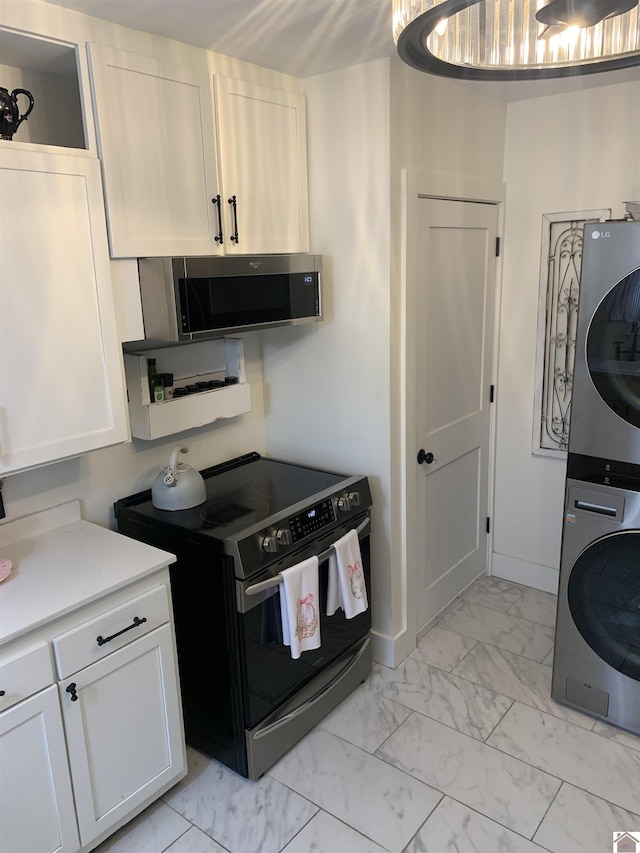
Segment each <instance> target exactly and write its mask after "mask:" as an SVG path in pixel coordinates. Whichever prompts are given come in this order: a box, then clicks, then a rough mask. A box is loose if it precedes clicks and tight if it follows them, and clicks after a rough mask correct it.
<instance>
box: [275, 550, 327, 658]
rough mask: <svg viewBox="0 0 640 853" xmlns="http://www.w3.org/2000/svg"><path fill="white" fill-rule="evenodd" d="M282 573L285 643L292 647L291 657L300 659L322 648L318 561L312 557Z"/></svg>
mask: <svg viewBox="0 0 640 853" xmlns="http://www.w3.org/2000/svg"><path fill="white" fill-rule="evenodd" d="M280 574H281V575H282V582H281V583H280V615H281V617H282V641H283V643H284V644H285V645H286V646H290V647H291V657H292V658H299V657H300V655H301V654H302V652H307V651H309V650H310V649H319V648H320V611H319V600H320V599H319V596H318V558H317V557H309V559H308V560H303V561H302V562H301V563H298V564H297V565H295V566H291V568H290V569H284V570H283V571H282V572H280Z"/></svg>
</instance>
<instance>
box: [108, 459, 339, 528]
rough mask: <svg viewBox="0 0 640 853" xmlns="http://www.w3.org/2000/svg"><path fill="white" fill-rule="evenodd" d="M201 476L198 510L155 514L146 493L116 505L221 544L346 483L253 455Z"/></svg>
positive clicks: (218, 467)
mask: <svg viewBox="0 0 640 853" xmlns="http://www.w3.org/2000/svg"><path fill="white" fill-rule="evenodd" d="M201 473H202V476H203V477H204V480H205V485H206V488H207V499H206V501H205V502H204V503H203V504H200V506H197V507H193V508H192V509H185V510H177V511H169V510H161V509H156V508H155V507H154V506H153V504H152V503H151V492H150V491H147V492H140V493H139V494H137V495H132V496H131V497H129V498H123V499H122V500H121V501H118V502H117V504H116V506H117V507H118V506H124V507H126V508H134V509H135V512H136V514H138V515H143V516H146V517H148V518H152V519H154V520H156V521H160V522H163V523H164V524H171V525H176V526H178V527H181V528H186V529H189V530H197V531H198V532H199V533H204V534H207V535H209V536H211V537H213V538H215V539H220V540H223V539H227V538H229V537H234V538H235V537H237V536H240V535H241V534H242V532H243V530H245V529H248V528H249V527H252V526H253V525H255V524H257V523H258V522H261V521H264V522H265V524H268V519H269V518H271V516H274V515H277V514H278V513H281V512H284V511H286V510H287V509H289V508H290V507H294V506H295V505H296V504H299V503H301V502H305V501H308V502H312V501H313V499H314V498H315V496H316V495H318V494H319V493H321V492H324V491H326V490H327V489H333V488H336V487H337V486H338V485H339V484H340V483H342V482H344V481H345V480H346V479H348V477H347V476H345V475H343V474H334V473H329V472H326V471H319V470H317V469H315V468H306V467H304V466H301V465H293V464H291V463H289V462H280V461H278V460H275V459H265V458H263V457H261V456H260V455H259V454H258V453H249V454H247V455H246V456H241V457H238V458H237V459H233V460H231V461H229V462H225V463H223V464H222V465H216V466H213V467H212V468H206V469H204V470H203V471H202V472H201Z"/></svg>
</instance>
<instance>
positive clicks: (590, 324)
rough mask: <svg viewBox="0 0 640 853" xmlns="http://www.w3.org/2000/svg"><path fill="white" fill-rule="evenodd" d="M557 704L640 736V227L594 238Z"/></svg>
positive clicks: (590, 231) (587, 245) (568, 501)
mask: <svg viewBox="0 0 640 853" xmlns="http://www.w3.org/2000/svg"><path fill="white" fill-rule="evenodd" d="M552 696H553V698H554V699H556V700H557V701H559V702H563V703H565V704H568V705H571V706H573V707H575V708H579V709H580V710H582V711H586V712H588V713H590V714H593V715H596V716H598V717H601V718H603V719H605V720H607V721H608V722H611V723H614V724H615V725H618V726H621V727H622V728H625V729H629V730H630V731H633V732H636V733H640V222H629V221H615V222H604V223H597V224H591V225H587V226H586V227H585V230H584V251H583V259H582V279H581V285H580V309H579V312H578V330H577V344H576V360H575V372H574V385H573V400H572V408H571V430H570V435H569V456H568V464H567V483H566V491H565V518H564V530H563V536H562V556H561V564H560V586H559V591H558V612H557V620H556V645H555V653H554V663H553V686H552Z"/></svg>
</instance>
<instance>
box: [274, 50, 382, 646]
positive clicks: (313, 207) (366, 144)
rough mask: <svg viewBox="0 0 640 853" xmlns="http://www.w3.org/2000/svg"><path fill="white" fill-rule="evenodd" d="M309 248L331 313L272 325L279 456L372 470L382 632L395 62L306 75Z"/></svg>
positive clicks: (377, 616)
mask: <svg viewBox="0 0 640 853" xmlns="http://www.w3.org/2000/svg"><path fill="white" fill-rule="evenodd" d="M305 93H306V96H307V129H308V151H309V176H310V187H309V197H310V217H311V237H312V249H313V251H314V252H316V253H319V254H322V255H323V256H324V263H325V266H324V314H325V322H324V323H321V324H319V325H318V326H317V327H315V328H309V327H300V328H299V329H294V330H292V329H284V330H272V331H268V332H265V333H264V376H265V383H266V387H265V400H266V405H265V415H266V436H267V446H268V448H269V451H270V452H271V453H272V454H273V455H278V456H283V457H285V458H288V459H292V460H294V461H299V462H305V463H307V464H311V465H318V466H320V467H325V468H328V469H330V470H331V469H333V470H337V471H341V472H345V473H349V474H366V475H368V476H369V478H370V482H371V485H372V490H373V498H374V520H373V534H372V537H373V538H372V550H373V555H374V557H373V567H372V571H373V576H374V578H375V580H374V582H373V585H372V586H373V602H372V618H373V622H374V630H376V631H378V632H380V633H383V634H387V633H389V632H390V631H391V629H392V626H391V608H390V605H389V601H390V595H389V583H390V579H389V569H390V545H389V524H390V522H389V519H390V505H389V494H390V489H389V382H390V377H389V326H390V320H389V230H390V224H389V222H390V211H389V74H388V61H386V60H381V61H379V62H374V63H368V64H366V65H360V66H354V67H352V68H348V69H345V70H342V71H336V72H333V73H331V74H325V75H320V76H318V77H312V78H309V79H307V80H305Z"/></svg>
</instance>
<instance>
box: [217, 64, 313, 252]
mask: <svg viewBox="0 0 640 853" xmlns="http://www.w3.org/2000/svg"><path fill="white" fill-rule="evenodd" d="M216 97H217V109H218V133H219V140H220V174H221V176H222V188H223V190H224V195H223V209H224V216H225V228H224V248H225V252H227V253H228V254H258V253H271V252H274V253H279V252H282V253H285V252H307V251H309V203H308V189H307V186H308V185H307V144H306V126H305V125H306V117H305V101H304V97H303V96H302V95H296V94H293V93H291V92H283V91H280V90H279V89H271V88H268V87H266V86H257V85H255V84H253V83H246V82H243V81H240V80H233V79H231V78H229V77H216ZM234 197H235V213H234V205H233V201H234ZM236 226H237V227H236ZM236 231H237V241H236V240H233V239H232V238H233V237H235V236H236Z"/></svg>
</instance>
